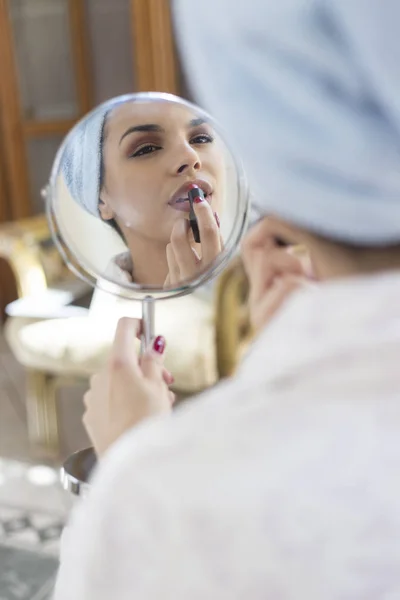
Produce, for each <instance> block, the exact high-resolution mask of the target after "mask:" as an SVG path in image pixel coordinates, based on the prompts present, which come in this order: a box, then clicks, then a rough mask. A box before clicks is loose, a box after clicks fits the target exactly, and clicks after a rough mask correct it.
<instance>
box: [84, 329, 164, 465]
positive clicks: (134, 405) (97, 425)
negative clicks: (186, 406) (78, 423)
mask: <svg viewBox="0 0 400 600" xmlns="http://www.w3.org/2000/svg"><path fill="white" fill-rule="evenodd" d="M139 330H140V321H138V320H136V319H128V318H123V319H121V320H120V321H119V323H118V326H117V331H116V334H115V339H114V344H113V348H112V351H111V356H110V359H109V361H108V362H107V364H106V365H105V366H104V367H103V369H102V370H101V371H100V372H99V373H98V374H96V375H94V376H93V377H92V378H91V380H90V389H89V390H88V392H86V394H85V396H84V404H85V407H86V412H85V414H84V416H83V424H84V426H85V428H86V431H87V433H88V435H89V437H90V439H91V441H92V443H93V446H94V448H95V450H96V452H97V454H98V455H100V456H101V455H102V454H103V453H104V452H105V451H106V450H107V449H108V448H109V447H110V446H111V445H112V444H113V443H114V442H115V441H116V440H117V439H118V438H119V437H120V436H121V435H122V434H124V433H125V432H126V431H128V430H129V429H131V427H133V426H134V425H136V424H138V423H139V422H140V421H142V420H143V419H146V418H148V417H151V416H153V415H157V414H160V413H169V412H170V411H171V407H172V404H173V403H174V401H175V396H174V394H173V393H172V392H171V391H170V390H169V388H168V385H170V384H171V383H172V376H171V375H170V374H169V373H168V371H166V369H165V368H164V367H163V360H162V354H163V352H164V348H165V341H164V339H163V338H162V337H158V338H156V340H155V342H154V344H153V349H152V350H151V351H148V352H146V353H145V354H144V355H143V356H142V357H141V358H140V359H139V357H138V355H137V352H136V342H135V339H136V336H137V335H138V333H139Z"/></svg>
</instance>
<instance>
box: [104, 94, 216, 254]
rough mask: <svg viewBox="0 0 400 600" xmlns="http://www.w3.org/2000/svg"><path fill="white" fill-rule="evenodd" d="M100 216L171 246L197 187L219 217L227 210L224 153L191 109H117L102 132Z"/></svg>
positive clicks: (158, 105)
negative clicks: (193, 185) (192, 189)
mask: <svg viewBox="0 0 400 600" xmlns="http://www.w3.org/2000/svg"><path fill="white" fill-rule="evenodd" d="M102 154H103V184H102V188H101V190H100V199H101V202H100V205H99V210H100V214H101V216H102V218H103V219H105V220H109V219H115V220H116V221H117V223H118V224H119V225H120V227H121V229H122V230H123V231H126V230H131V231H133V232H135V233H137V234H139V235H141V236H143V237H145V238H148V239H152V240H157V241H159V242H162V243H165V244H167V243H168V242H169V240H170V236H171V231H172V228H173V225H174V223H175V221H176V220H177V219H179V218H188V216H189V202H188V200H187V194H188V186H189V185H190V184H191V183H196V184H197V185H198V186H199V187H200V188H202V190H203V192H204V194H205V196H206V200H207V201H208V202H209V203H210V204H211V205H212V207H213V210H214V211H217V212H218V213H220V212H221V210H222V208H223V201H224V192H225V177H226V168H225V160H224V147H223V144H222V142H221V141H220V140H219V139H218V138H217V136H216V133H215V131H214V130H213V128H212V127H211V126H210V125H209V124H208V123H206V122H205V121H204V120H203V119H201V118H199V117H198V115H196V114H195V113H193V111H191V110H190V109H188V108H186V107H183V106H177V105H175V104H171V103H169V102H148V103H140V102H127V103H124V104H121V105H119V106H117V107H116V108H114V109H112V111H111V112H110V113H109V114H108V116H107V118H106V122H105V125H104V132H103V153H102Z"/></svg>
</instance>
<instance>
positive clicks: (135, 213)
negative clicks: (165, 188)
mask: <svg viewBox="0 0 400 600" xmlns="http://www.w3.org/2000/svg"><path fill="white" fill-rule="evenodd" d="M159 189H160V188H159V185H158V182H157V181H156V180H155V178H154V177H152V176H147V174H145V173H138V172H136V173H133V172H129V173H125V174H122V173H120V176H119V178H118V180H116V181H115V185H114V186H113V190H114V192H113V193H112V192H111V190H110V197H111V196H112V198H111V202H112V206H113V210H114V213H115V215H116V216H117V217H119V218H120V219H122V220H124V221H125V222H126V223H129V224H130V225H131V226H133V227H134V226H135V224H136V225H139V224H142V223H149V222H152V221H157V222H159V220H160V214H159V213H160V210H161V197H160V191H159Z"/></svg>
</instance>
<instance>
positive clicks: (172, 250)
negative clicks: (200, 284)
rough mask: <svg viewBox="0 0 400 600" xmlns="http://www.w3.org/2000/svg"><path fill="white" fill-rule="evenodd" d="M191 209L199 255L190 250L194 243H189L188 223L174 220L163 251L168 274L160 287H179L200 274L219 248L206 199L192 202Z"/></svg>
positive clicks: (215, 222) (216, 225)
mask: <svg viewBox="0 0 400 600" xmlns="http://www.w3.org/2000/svg"><path fill="white" fill-rule="evenodd" d="M193 207H194V212H195V214H196V217H197V222H198V226H199V231H200V240H201V241H200V244H199V246H200V252H201V256H200V255H199V253H198V252H197V250H196V249H195V248H194V247H193V246H195V245H196V244H195V243H194V242H193V236H192V234H191V229H190V225H189V221H188V220H187V219H178V220H177V221H176V223H175V225H174V227H173V229H172V234H171V242H170V243H169V244H168V246H167V249H166V252H167V261H168V269H169V273H168V277H167V279H166V281H165V283H164V287H171V286H176V285H179V284H180V283H181V282H182V281H185V280H187V279H191V278H193V277H195V276H196V275H198V274H200V273H201V272H202V271H204V269H205V268H206V267H207V266H208V265H210V264H211V263H212V262H213V261H214V260H215V259H216V258H217V256H218V255H219V254H220V253H221V250H222V248H223V242H222V236H221V232H220V228H219V218H218V215H217V213H214V212H213V210H212V208H211V206H210V205H209V203H208V202H207V201H206V200H203V201H202V202H198V203H194V204H193Z"/></svg>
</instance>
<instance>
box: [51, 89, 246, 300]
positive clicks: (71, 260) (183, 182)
mask: <svg viewBox="0 0 400 600" xmlns="http://www.w3.org/2000/svg"><path fill="white" fill-rule="evenodd" d="M47 212H48V217H49V221H50V225H51V228H52V232H53V236H54V239H55V240H56V242H57V245H58V247H59V249H60V251H61V253H62V255H63V257H64V260H65V261H66V262H67V264H68V265H69V266H70V268H71V269H72V270H73V271H74V272H75V273H76V274H77V275H78V276H80V277H81V278H83V279H85V280H86V281H89V282H90V283H91V284H92V285H97V286H98V287H100V288H103V289H105V290H106V291H111V292H112V293H114V294H117V295H120V296H124V297H133V298H136V297H139V296H142V295H143V294H149V293H150V294H151V295H152V296H158V297H169V296H176V295H180V294H184V293H187V292H188V291H189V290H191V289H192V288H193V287H197V286H198V285H201V284H202V283H203V282H205V281H206V280H207V279H209V278H211V277H213V276H215V275H216V274H218V272H219V271H220V270H221V269H222V268H223V267H224V265H225V264H226V262H227V261H228V260H229V259H230V257H231V256H232V255H233V254H234V252H235V250H236V248H237V247H238V243H239V241H240V238H241V236H242V234H243V232H244V230H245V226H246V219H247V212H248V193H247V185H246V180H245V176H244V173H243V170H242V167H241V164H240V161H238V159H237V157H235V156H234V155H233V153H232V152H231V150H230V149H229V148H228V146H227V144H226V141H225V136H224V135H223V133H222V132H221V131H220V129H219V127H218V124H217V123H215V122H214V120H213V119H212V117H211V116H210V115H208V114H207V113H206V112H204V111H203V110H202V109H200V108H199V107H197V106H195V105H193V104H191V103H189V102H187V101H185V100H183V99H181V98H178V97H176V96H171V95H169V94H160V93H143V94H132V95H127V96H121V97H118V98H113V99H112V100H110V101H107V102H106V103H104V104H102V105H100V106H99V107H97V108H96V109H95V110H93V111H92V112H91V113H89V114H88V115H87V116H85V117H84V118H83V119H82V120H81V121H79V122H78V123H77V124H76V125H75V126H74V128H73V129H72V130H71V131H70V133H69V134H68V136H67V137H66V139H65V140H64V142H63V144H62V145H61V147H60V149H59V151H58V153H57V156H56V159H55V162H54V165H53V169H52V174H51V179H50V183H49V186H48V188H47Z"/></svg>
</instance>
